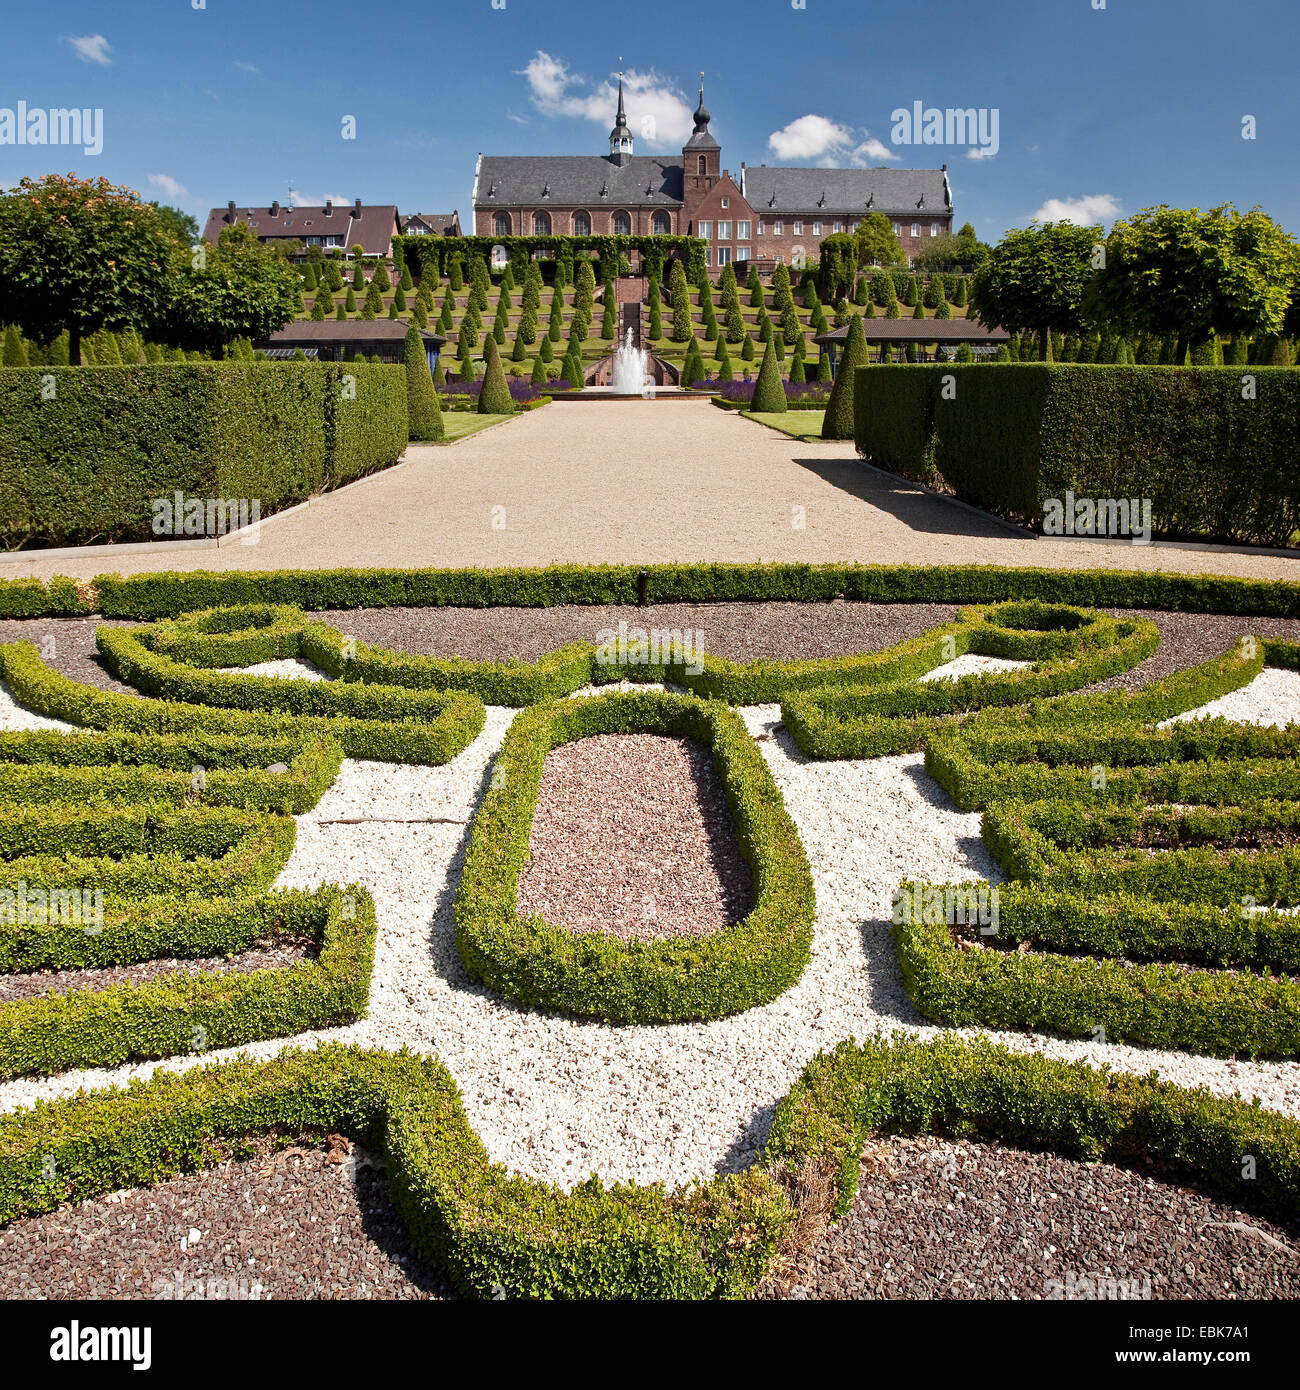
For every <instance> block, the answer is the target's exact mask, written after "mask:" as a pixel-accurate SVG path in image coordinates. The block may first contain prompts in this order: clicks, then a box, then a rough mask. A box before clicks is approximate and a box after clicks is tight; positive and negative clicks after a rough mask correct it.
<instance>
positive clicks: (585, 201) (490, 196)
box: [474, 154, 682, 209]
mask: <svg viewBox="0 0 1300 1390" xmlns="http://www.w3.org/2000/svg"><path fill="white" fill-rule="evenodd" d="M602 188H604V189H605V190H606V191H605V196H604V197H601V189H602ZM544 189H547V190H549V192H548V193H547V195H546V196H545V197H543V196H542V195H543V190H544ZM681 201H682V166H681V163H680V161H674V160H672V159H667V158H662V157H660V156H657V155H634V156H633V157H632V158H631V159H630V160H628V162H627V163H626V164H624V165H623V166H622V167H621V168H620V167H619V166H618V165H617V164H615V163H614V162H613V161H612V160H611V159H610V158H609V157H608V156H606V155H600V154H559V155H523V154H521V155H484V156H483V159H482V161H481V163H480V164H479V171H478V188H477V190H476V197H475V200H474V206H475V208H483V209H490V208H511V207H535V208H544V207H546V206H547V205H548V204H552V203H553V204H555V205H556V206H557V207H578V208H588V209H590V208H620V207H624V208H629V207H675V206H676V205H677V204H679V203H680V202H681Z"/></svg>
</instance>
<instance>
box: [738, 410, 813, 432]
mask: <svg viewBox="0 0 1300 1390" xmlns="http://www.w3.org/2000/svg"><path fill="white" fill-rule="evenodd" d="M740 414H742V415H743V416H744V417H745V419H746V420H757V421H758V423H759V424H760V425H767V426H768V427H769V428H770V429H774V430H780V431H781V433H782V434H788V435H789V436H790V437H791V438H792V439H820V438H821V437H822V418H823V416H824V415H825V414H826V412H825V411H824V410H782V411H764V410H742V411H741V412H740Z"/></svg>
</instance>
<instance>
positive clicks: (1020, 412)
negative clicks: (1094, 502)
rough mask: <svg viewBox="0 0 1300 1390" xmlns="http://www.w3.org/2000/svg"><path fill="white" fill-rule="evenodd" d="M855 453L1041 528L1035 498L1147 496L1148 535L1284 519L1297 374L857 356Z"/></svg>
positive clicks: (1297, 514) (1229, 537) (1260, 527)
mask: <svg viewBox="0 0 1300 1390" xmlns="http://www.w3.org/2000/svg"><path fill="white" fill-rule="evenodd" d="M854 385H855V413H854V418H855V429H856V435H855V438H856V443H857V449H858V453H859V454H861V455H862V457H863V458H865V459H866V460H867V461H868V462H870V463H874V464H876V465H877V466H878V467H880V468H884V469H887V470H889V471H890V472H892V473H898V474H901V475H902V476H903V477H906V478H911V479H912V480H913V481H915V482H919V483H923V484H925V485H926V486H929V487H937V488H940V489H945V490H947V491H950V492H953V493H955V494H956V496H958V497H959V498H961V499H962V500H963V501H966V502H971V503H973V504H974V505H975V506H978V507H984V508H986V509H988V510H989V511H993V512H996V513H998V514H999V515H1001V516H1006V517H1010V518H1011V519H1013V520H1015V521H1018V522H1021V523H1023V524H1025V525H1027V526H1032V527H1035V528H1036V529H1037V528H1041V526H1042V524H1043V520H1044V511H1043V504H1044V502H1046V501H1047V500H1048V499H1049V498H1053V499H1057V500H1058V501H1060V502H1061V503H1062V504H1063V505H1064V503H1065V500H1066V493H1067V492H1072V493H1073V494H1074V496H1075V497H1076V498H1091V499H1107V498H1113V499H1121V498H1122V499H1143V498H1146V499H1149V500H1150V502H1151V504H1152V506H1151V511H1152V520H1153V528H1154V531H1155V533H1156V534H1158V535H1161V536H1168V537H1173V538H1179V539H1185V538H1193V539H1199V540H1212V541H1226V542H1243V541H1244V542H1251V543H1259V544H1262V545H1275V546H1285V545H1291V544H1294V543H1295V538H1296V533H1297V532H1298V531H1300V472H1297V469H1296V466H1295V460H1296V458H1297V457H1300V376H1297V374H1296V373H1295V372H1294V371H1291V370H1290V369H1289V368H1285V367H1248V368H1243V367H1134V366H1121V367H1113V366H1093V365H1088V366H1081V365H1075V364H1060V365H1057V364H1053V363H1024V364H1007V365H1004V366H999V367H998V369H997V370H996V371H986V370H984V368H983V367H980V366H971V365H956V364H952V363H949V364H946V365H942V366H899V367H897V368H895V369H894V370H891V371H880V370H878V369H876V368H873V367H860V368H859V369H858V371H857V375H856V378H855V382H854Z"/></svg>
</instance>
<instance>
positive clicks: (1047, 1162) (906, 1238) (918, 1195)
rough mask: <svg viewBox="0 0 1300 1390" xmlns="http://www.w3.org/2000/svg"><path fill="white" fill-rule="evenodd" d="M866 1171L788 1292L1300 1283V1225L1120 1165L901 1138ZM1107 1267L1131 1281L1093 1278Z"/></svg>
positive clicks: (1187, 1289) (1025, 1295)
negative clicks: (841, 1215) (1274, 1221)
mask: <svg viewBox="0 0 1300 1390" xmlns="http://www.w3.org/2000/svg"><path fill="white" fill-rule="evenodd" d="M861 1184H862V1185H861V1188H860V1189H859V1193H858V1196H857V1199H856V1200H855V1201H854V1203H853V1206H852V1207H851V1208H850V1209H849V1211H848V1212H847V1213H846V1214H845V1216H844V1218H843V1219H842V1220H841V1221H840V1222H839V1223H838V1224H837V1225H836V1226H834V1227H832V1228H831V1229H830V1230H829V1231H827V1232H825V1234H824V1235H823V1236H822V1237H821V1238H820V1240H818V1241H817V1242H816V1243H815V1244H814V1245H813V1247H812V1248H811V1249H810V1250H808V1251H807V1252H806V1253H805V1254H804V1256H803V1258H802V1259H801V1260H799V1261H798V1262H797V1263H796V1265H795V1266H794V1268H793V1269H792V1270H791V1271H790V1272H789V1273H788V1275H787V1277H786V1279H785V1280H784V1294H785V1296H788V1297H795V1298H817V1299H876V1298H882V1299H883V1298H944V1299H947V1298H952V1299H958V1298H960V1299H1003V1298H1005V1299H1013V1298H1014V1299H1044V1298H1076V1299H1078V1298H1088V1297H1089V1296H1091V1297H1094V1298H1096V1297H1107V1298H1110V1297H1115V1296H1116V1295H1117V1294H1127V1296H1129V1297H1134V1298H1148V1297H1149V1298H1153V1299H1218V1298H1223V1299H1250V1298H1295V1297H1297V1296H1300V1245H1297V1237H1298V1236H1300V1232H1298V1231H1297V1230H1295V1229H1288V1228H1285V1227H1280V1226H1277V1225H1274V1224H1272V1223H1270V1222H1268V1221H1264V1220H1261V1219H1260V1218H1259V1217H1257V1216H1254V1215H1249V1214H1246V1213H1243V1212H1242V1211H1240V1210H1238V1209H1237V1208H1236V1207H1234V1206H1233V1205H1231V1202H1230V1200H1224V1199H1223V1198H1222V1197H1220V1196H1213V1195H1210V1194H1208V1193H1206V1192H1202V1191H1200V1190H1198V1189H1193V1188H1187V1187H1180V1186H1175V1185H1174V1184H1171V1183H1166V1182H1162V1181H1159V1180H1158V1179H1156V1178H1153V1177H1150V1176H1147V1175H1145V1174H1141V1173H1134V1172H1130V1171H1128V1170H1126V1169H1123V1168H1116V1167H1113V1166H1111V1165H1110V1164H1105V1163H1079V1162H1076V1161H1075V1160H1073V1159H1068V1158H1062V1157H1059V1156H1058V1155H1056V1154H1050V1153H1036V1152H1029V1151H1026V1150H1022V1149H1006V1148H1002V1147H1000V1146H997V1145H991V1144H982V1143H970V1142H967V1141H954V1140H949V1139H943V1138H937V1137H933V1136H929V1135H926V1136H921V1137H918V1138H904V1137H891V1138H888V1139H884V1140H881V1141H879V1142H875V1143H873V1144H871V1145H870V1146H869V1147H868V1149H867V1151H866V1152H865V1153H864V1155H863V1159H862V1171H861ZM1098 1279H1100V1280H1103V1281H1110V1280H1115V1281H1119V1280H1124V1281H1127V1283H1126V1284H1122V1285H1121V1284H1116V1285H1114V1286H1112V1285H1111V1284H1109V1283H1105V1282H1104V1283H1102V1284H1101V1285H1100V1287H1098V1286H1097V1285H1096V1284H1095V1283H1093V1284H1091V1285H1090V1284H1089V1283H1088V1282H1086V1281H1097V1280H1098ZM763 1292H764V1294H766V1296H769V1297H774V1296H781V1294H779V1293H777V1292H776V1291H775V1290H773V1289H772V1288H770V1287H769V1288H767V1289H765V1290H764V1291H763Z"/></svg>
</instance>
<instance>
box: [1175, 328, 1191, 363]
mask: <svg viewBox="0 0 1300 1390" xmlns="http://www.w3.org/2000/svg"><path fill="white" fill-rule="evenodd" d="M1188 346H1189V344H1188V341H1187V339H1186V338H1184V337H1182V336H1181V335H1180V336H1179V338H1178V340H1177V342H1176V343H1175V344H1174V366H1175V367H1182V366H1185V365H1186V362H1187V349H1188Z"/></svg>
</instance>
